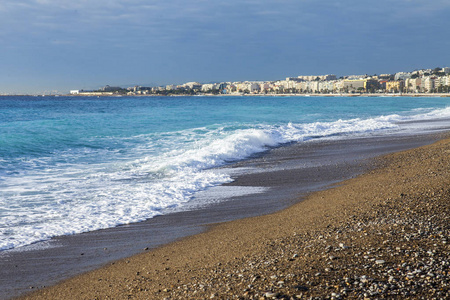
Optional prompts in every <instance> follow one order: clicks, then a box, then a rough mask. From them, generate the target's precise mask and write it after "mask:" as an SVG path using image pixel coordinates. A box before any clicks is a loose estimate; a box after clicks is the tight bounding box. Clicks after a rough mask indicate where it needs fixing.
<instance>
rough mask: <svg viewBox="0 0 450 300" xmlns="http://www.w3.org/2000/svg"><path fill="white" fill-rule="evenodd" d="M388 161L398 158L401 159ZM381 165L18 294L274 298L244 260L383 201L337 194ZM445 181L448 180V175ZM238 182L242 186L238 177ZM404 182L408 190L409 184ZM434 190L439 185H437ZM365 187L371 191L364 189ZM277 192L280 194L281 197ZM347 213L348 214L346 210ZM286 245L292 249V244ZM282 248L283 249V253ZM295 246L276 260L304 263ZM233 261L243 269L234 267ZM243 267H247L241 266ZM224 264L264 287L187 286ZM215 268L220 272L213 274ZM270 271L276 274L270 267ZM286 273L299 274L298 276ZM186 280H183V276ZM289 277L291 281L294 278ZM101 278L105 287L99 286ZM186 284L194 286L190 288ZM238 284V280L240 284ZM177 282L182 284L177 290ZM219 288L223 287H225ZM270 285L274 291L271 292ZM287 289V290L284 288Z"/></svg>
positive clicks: (305, 238) (309, 238) (310, 238)
mask: <svg viewBox="0 0 450 300" xmlns="http://www.w3.org/2000/svg"><path fill="white" fill-rule="evenodd" d="M445 143H447V144H445ZM441 144H444V146H445V147H448V141H442V142H438V143H437V144H435V145H433V146H427V147H428V148H427V147H425V149H429V148H433V147H437V146H436V145H441ZM421 149H423V148H419V149H416V150H410V151H406V152H402V153H407V154H406V155H409V157H412V156H413V154H408V153H420V151H423V150H421ZM430 151H431V150H430ZM388 152H389V151H388ZM391 152H392V151H391ZM402 153H399V154H392V155H390V156H388V157H389V159H391V160H392V157H394V158H395V157H399V156H402V155H405V154H402ZM442 155H444V156H445V155H447V157H448V154H447V152H445V151H444V152H443V154H441V156H442ZM263 161H264V159H261V160H260V163H262V162H263ZM425 161H426V162H427V163H433V162H434V161H429V160H425ZM396 163H402V159H400V160H399V161H398V162H396ZM416 163H417V162H416ZM366 167H367V166H366ZM408 167H409V166H408V165H405V166H402V168H400V170H405V172H406V171H407V170H408ZM388 169H389V168H388ZM366 170H367V169H366ZM383 170H384V169H383V168H381V169H377V170H376V171H372V172H369V173H368V174H366V175H363V176H361V177H358V178H357V179H351V180H350V181H348V182H346V183H345V184H343V185H342V184H340V186H339V187H337V188H333V189H329V190H325V191H322V192H315V193H313V194H312V195H311V196H310V197H308V199H307V200H305V201H302V202H300V203H298V204H295V205H293V206H291V207H290V208H288V209H285V210H282V211H280V212H277V213H274V214H270V215H266V216H257V217H253V218H246V219H241V220H237V221H233V222H229V223H222V224H220V225H218V226H213V227H212V228H211V229H210V230H209V231H207V232H206V233H200V234H198V235H195V236H192V237H188V238H185V239H182V240H181V241H177V242H174V243H171V244H169V245H167V246H163V247H160V248H157V249H156V250H152V251H150V252H149V253H144V254H139V255H137V256H134V257H131V258H126V259H122V260H120V261H117V262H115V263H114V264H113V265H111V266H106V267H104V268H102V269H98V270H96V271H93V272H89V273H86V274H83V275H80V276H77V277H74V278H72V279H69V280H67V281H63V282H62V283H60V284H58V285H56V286H54V287H51V288H45V289H42V290H40V291H37V292H36V293H34V294H30V295H26V296H24V297H23V299H45V298H65V297H69V296H71V297H73V299H77V298H78V299H80V298H86V299H88V298H94V297H96V296H98V297H100V298H106V297H107V296H112V297H115V298H125V297H126V296H128V295H131V296H132V297H135V298H142V299H145V298H152V299H163V298H167V297H174V299H177V297H178V298H180V297H181V298H182V297H183V295H184V296H192V297H194V298H209V297H210V296H211V295H212V294H216V297H217V298H219V299H220V298H222V297H225V295H229V294H230V293H233V294H236V295H241V296H244V297H247V298H251V297H256V294H258V295H259V296H264V295H266V294H265V293H269V294H268V295H269V296H270V292H273V293H275V294H276V293H278V294H279V295H281V294H280V293H287V291H285V290H286V288H281V287H280V288H277V287H276V286H277V285H276V284H275V285H274V284H272V283H270V282H271V281H274V280H272V279H273V278H271V277H270V276H279V275H270V276H268V275H262V274H260V275H258V274H256V275H255V276H253V277H252V278H247V277H248V276H247V275H248V274H247V273H248V271H249V270H248V269H249V267H248V265H247V263H252V262H254V261H255V259H250V258H252V257H256V256H258V255H259V257H261V255H263V256H264V255H265V259H266V260H267V262H268V265H272V264H275V265H276V264H277V263H275V262H274V261H273V260H274V258H273V257H276V256H274V255H275V254H271V253H272V252H271V251H272V250H275V249H278V250H280V251H282V252H283V251H284V252H291V251H293V249H291V248H286V249H285V250H283V247H281V246H284V244H286V243H287V242H283V241H287V240H289V239H294V240H295V239H297V242H298V243H300V242H301V243H305V242H306V243H311V244H314V242H317V236H316V235H314V234H313V233H314V232H319V231H323V232H325V233H326V232H327V230H328V229H329V228H333V229H334V228H338V227H339V224H340V223H342V222H349V220H348V217H349V216H350V217H352V218H356V219H357V218H359V217H360V214H361V215H363V214H364V213H368V212H370V208H372V207H373V206H374V205H375V206H376V205H379V201H384V200H383V199H381V198H379V197H378V196H376V195H375V198H374V199H372V200H373V201H367V202H365V203H361V202H360V201H358V199H354V198H348V197H342V196H343V194H345V192H342V191H341V190H342V189H344V190H345V189H348V188H350V189H352V186H351V184H352V182H354V181H356V183H358V182H361V181H362V182H369V183H370V180H369V179H370V178H369V179H364V178H367V177H373V176H375V175H373V174H379V173H380V172H381V173H382V172H383ZM391 171H392V170H391ZM444 171H445V170H444ZM384 172H386V171H384ZM388 173H389V172H388ZM444 175H445V174H444ZM447 175H448V174H447ZM379 176H381V178H383V177H385V178H387V175H386V174H384V175H379ZM289 177H291V176H289ZM408 178H409V177H408ZM444 179H445V178H444ZM252 180H253V179H252ZM384 180H387V179H384ZM445 180H447V182H448V177H447V178H446V179H445ZM391 181H392V178H391ZM380 182H381V181H380ZM388 182H389V181H388ZM416 183H417V182H416ZM242 184H243V185H245V184H246V183H245V180H244V183H242ZM349 184H350V187H349ZM360 184H361V183H360ZM373 184H375V185H377V184H378V185H379V183H377V182H375V183H374V182H373V178H372V185H373ZM402 184H403V183H402ZM402 184H400V186H402ZM411 184H412V180H411ZM412 186H413V187H414V185H412ZM378 188H379V187H378ZM401 188H405V189H408V186H406V185H405V184H403V187H401ZM409 189H411V186H409ZM436 189H437V190H439V188H438V187H437V188H436ZM392 190H394V188H392ZM359 191H362V192H364V193H369V194H370V191H364V189H363V190H361V189H360V190H359ZM408 191H409V190H408ZM372 192H374V191H373V190H372ZM419 192H420V191H419ZM295 193H297V192H295ZM336 193H337V194H336ZM430 193H431V192H430ZM403 194H409V193H403ZM324 195H325V196H326V197H325V196H324ZM336 195H337V196H336ZM339 195H340V196H339ZM283 196H286V194H284V195H283ZM397 196H398V194H395V193H394V197H395V198H393V197H390V198H392V199H396V198H398V197H397ZM322 197H323V198H322ZM388 198H389V197H388ZM374 201H378V202H374ZM351 211H353V215H352V213H351ZM299 216H301V217H299ZM325 225H326V226H325ZM327 226H331V227H327ZM294 233H295V234H294ZM325 233H323V234H322V236H324V234H325ZM299 237H301V241H298V239H299ZM290 245H291V246H292V243H291V244H290ZM287 249H289V251H288V250H287ZM298 249H302V248H298ZM298 249H297V250H296V251H297V253H293V254H292V256H289V257H290V258H289V257H287V256H286V254H284V255H285V256H283V260H284V259H287V261H289V262H291V260H290V259H293V260H292V263H293V264H294V263H295V262H296V261H298V262H299V261H300V259H299V257H300V258H301V259H303V260H305V262H307V261H308V259H311V255H312V254H308V251H307V250H308V247H306V248H303V249H302V251H299V250H298ZM295 255H296V256H295ZM272 256H273V257H272ZM294 256H295V257H294ZM275 260H277V259H276V258H275ZM278 260H279V259H278ZM341 261H344V259H342V260H339V262H341ZM261 263H262V262H261V261H259V263H258V262H257V263H255V264H259V265H261ZM219 264H220V265H219ZM239 264H240V265H239ZM237 265H239V266H240V267H242V268H244V269H245V270H244V269H240V270H239V267H237ZM244 265H246V266H247V267H244ZM225 267H229V268H231V269H233V268H234V269H236V270H237V271H238V273H228V274H225V275H226V276H224V277H223V278H222V277H220V278H222V281H225V282H228V283H230V284H232V283H233V284H234V283H235V281H236V279H242V282H244V281H245V280H247V281H249V282H250V283H249V285H254V286H255V287H256V283H257V282H259V281H260V279H262V278H263V279H264V280H261V284H263V283H264V284H263V285H262V286H261V289H265V290H264V291H263V290H257V289H256V288H255V291H254V290H252V289H251V288H249V287H247V288H246V287H245V285H244V286H243V287H242V289H241V290H239V291H236V286H235V287H234V288H231V289H230V290H228V291H226V290H222V289H221V288H219V287H218V286H215V285H214V284H213V283H208V284H210V285H211V287H208V285H205V284H203V283H195V282H203V281H205V280H206V281H208V280H210V279H211V278H216V281H220V280H219V279H220V278H217V274H221V275H224V273H223V272H222V271H223V270H224V269H225ZM251 269H253V268H251ZM219 270H222V271H220V272H219ZM242 270H244V271H242ZM230 272H231V271H230ZM322 272H323V271H322ZM241 273H243V274H241ZM274 273H280V272H278V271H277V272H274ZM281 273H283V272H281ZM211 274H215V275H211ZM239 274H240V275H242V276H240V275H239ZM228 275H230V276H228ZM284 275H286V274H283V277H286V276H284ZM294 275H295V276H300V275H299V274H297V275H296V274H294ZM258 276H259V277H258ZM267 276H268V277H267ZM290 277H291V276H289V278H287V279H284V280H281V279H280V280H278V281H285V283H286V284H282V285H285V286H287V285H288V284H287V283H288V282H291V281H292V279H293V278H290ZM319 277H320V276H319ZM188 278H190V279H189V280H187V279H188ZM255 278H257V279H255ZM278 278H281V276H280V277H277V279H278ZM295 278H296V280H297V281H301V280H299V279H298V278H297V277H295ZM244 279H245V280H244ZM202 280H203V281H202ZM278 281H277V282H278ZM105 282H106V283H107V284H105ZM306 282H310V283H311V281H305V284H306ZM194 283H195V284H196V285H194ZM299 283H300V282H299ZM239 284H241V281H240V282H239ZM306 285H307V284H306ZM185 286H186V287H187V289H185ZM200 286H203V287H200ZM223 286H224V287H226V285H223ZM304 288H307V290H305V291H300V292H303V293H305V294H308V293H309V292H312V289H313V286H312V285H310V286H309V287H306V286H304ZM246 289H248V290H246ZM294 289H295V288H294ZM269 290H275V291H269ZM276 290H280V291H279V292H277V291H276ZM297 290H298V289H297ZM281 291H282V292H281ZM194 292H195V293H194ZM180 293H181V294H180ZM192 293H194V294H192ZM289 293H292V292H291V291H289ZM275 294H274V295H275Z"/></svg>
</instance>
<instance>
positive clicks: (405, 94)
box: [45, 93, 450, 98]
mask: <svg viewBox="0 0 450 300" xmlns="http://www.w3.org/2000/svg"><path fill="white" fill-rule="evenodd" d="M59 96H61V97H108V98H109V97H112V98H117V97H227V96H229V97H254V96H260V97H425V98H434V97H436V98H440V97H450V93H398V94H393V93H373V94H371V93H338V94H334V93H333V94H314V93H311V94H199V95H190V94H186V95H183V94H173V95H157V94H148V95H120V94H104V95H102V94H64V95H48V96H45V97H59Z"/></svg>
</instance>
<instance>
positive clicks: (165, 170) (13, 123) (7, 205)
mask: <svg viewBox="0 0 450 300" xmlns="http://www.w3.org/2000/svg"><path fill="white" fill-rule="evenodd" d="M449 99H450V98H408V97H379V98H369V97H367V98H364V97H349V98H340V97H100V98H89V97H86V98H84V97H0V250H5V249H11V248H17V247H20V246H24V245H27V244H30V243H34V242H37V241H42V240H46V239H49V238H51V237H52V236H56V235H66V234H74V233H80V232H86V231H91V230H96V229H100V228H108V227H114V226H117V225H119V224H127V223H131V222H138V221H142V220H145V219H148V218H151V217H154V216H156V215H158V214H164V213H165V210H167V209H168V208H173V207H177V208H179V209H181V210H182V209H183V207H184V205H185V204H186V203H188V202H189V201H190V200H191V199H192V198H193V197H195V194H196V193H197V192H199V191H203V190H205V189H208V188H210V187H213V186H216V185H219V184H222V183H225V182H229V181H231V177H230V175H229V174H226V173H225V172H223V173H222V172H220V171H217V170H215V171H214V170H212V168H214V167H217V166H221V165H224V164H227V163H230V162H233V161H237V160H241V159H245V158H247V157H249V156H251V155H252V154H255V153H258V152H261V151H264V150H267V149H268V148H270V147H275V146H279V145H282V144H284V143H290V142H308V141H310V140H320V139H330V138H333V139H336V138H340V139H346V138H352V137H353V136H355V135H358V136H360V135H373V134H410V133H414V132H417V131H420V130H427V129H429V128H430V126H432V124H433V122H416V121H432V120H435V119H448V117H449V116H450V100H449ZM410 121H412V122H410ZM418 124H419V125H418ZM206 204H207V203H206Z"/></svg>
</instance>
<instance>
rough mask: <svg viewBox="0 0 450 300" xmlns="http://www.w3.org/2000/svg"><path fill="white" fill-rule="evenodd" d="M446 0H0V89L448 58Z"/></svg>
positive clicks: (233, 76) (260, 75) (271, 76)
mask: <svg viewBox="0 0 450 300" xmlns="http://www.w3.org/2000/svg"><path fill="white" fill-rule="evenodd" d="M449 15H450V1H448V0H433V1H423V0H421V1H418V0H397V1H391V0H389V1H388V0H377V1H365V0H346V1H339V0H259V1H256V0H240V1H236V0H227V1H216V0H184V1H181V0H164V1H155V0H147V1H144V0H127V1H125V0H77V1H68V0H2V1H1V2H0V93H41V92H43V91H51V90H58V91H60V92H67V91H68V90H69V89H82V88H84V89H89V88H97V87H100V86H104V85H106V84H109V85H121V86H122V85H134V84H139V85H162V84H169V83H184V82H188V81H199V82H211V81H234V80H277V79H282V78H285V77H288V76H298V75H320V74H336V75H338V76H340V75H350V74H380V73H394V72H397V71H411V70H414V69H420V68H435V67H438V66H439V67H444V66H450V38H449V36H450V17H449Z"/></svg>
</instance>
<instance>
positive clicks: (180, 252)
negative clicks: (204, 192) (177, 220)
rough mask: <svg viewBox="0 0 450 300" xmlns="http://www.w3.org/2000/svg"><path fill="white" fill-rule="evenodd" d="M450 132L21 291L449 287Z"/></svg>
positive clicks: (420, 292)
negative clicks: (294, 195)
mask: <svg viewBox="0 0 450 300" xmlns="http://www.w3.org/2000/svg"><path fill="white" fill-rule="evenodd" d="M449 158H450V139H444V140H441V141H439V142H437V143H434V144H432V145H429V146H424V147H420V148H417V149H413V150H408V151H403V152H399V153H394V154H390V155H387V156H384V157H382V158H379V159H377V160H376V162H377V166H378V167H377V168H376V169H374V170H372V171H369V172H367V173H366V174H364V175H361V176H358V177H357V178H354V179H350V180H347V181H345V182H343V183H340V184H339V186H336V187H333V188H331V189H328V190H325V191H320V192H315V193H313V194H311V195H310V196H308V197H307V199H306V200H304V201H302V202H300V203H298V204H295V205H294V206H292V207H290V208H288V209H285V210H283V211H280V212H277V213H274V214H270V215H266V216H259V217H254V218H247V219H242V220H237V221H233V222H228V223H224V224H218V225H216V226H213V227H212V228H210V230H208V231H207V232H205V233H201V234H198V235H195V236H191V237H188V238H185V239H183V240H181V241H177V242H174V243H171V244H169V245H166V246H164V247H161V248H158V249H155V250H152V251H148V252H146V253H143V254H140V255H137V256H134V257H131V258H128V259H124V260H121V261H117V262H115V263H113V264H110V265H108V266H106V267H104V268H101V269H98V270H95V271H93V272H88V273H86V274H83V275H80V276H77V277H74V278H72V279H69V280H66V281H63V282H61V283H60V284H58V285H56V286H53V287H49V288H44V289H41V290H39V291H36V292H34V293H32V294H28V295H26V296H23V297H21V298H20V299H261V298H262V299H265V298H269V299H301V298H308V299H309V297H311V296H312V297H328V298H329V299H340V298H350V299H351V298H358V299H364V298H368V299H370V298H372V297H373V298H395V297H397V298H404V299H406V298H408V299H414V298H421V297H425V298H427V299H433V298H435V299H445V298H450V291H449V286H450V282H449V277H450V276H449V275H450V274H449V273H450V259H449V257H448V253H449V251H450V244H449V236H450V217H449V216H450V160H449Z"/></svg>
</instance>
